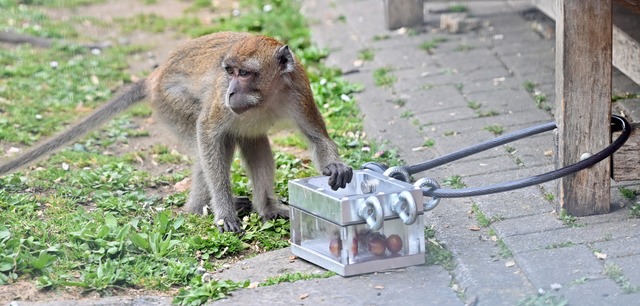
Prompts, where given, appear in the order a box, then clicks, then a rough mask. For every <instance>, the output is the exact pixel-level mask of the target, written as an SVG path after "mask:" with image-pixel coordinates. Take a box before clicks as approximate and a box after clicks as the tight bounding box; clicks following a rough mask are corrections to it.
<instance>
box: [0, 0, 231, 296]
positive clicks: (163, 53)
mask: <svg viewBox="0 0 640 306" xmlns="http://www.w3.org/2000/svg"><path fill="white" fill-rule="evenodd" d="M191 3H192V2H186V1H175V0H157V2H156V3H155V4H151V5H145V4H143V1H131V0H108V1H106V2H104V3H101V4H96V5H90V6H82V7H78V8H73V9H49V10H48V11H47V13H48V15H49V17H50V18H52V19H60V20H67V19H69V18H71V17H73V16H76V15H82V16H89V17H92V18H95V19H96V20H100V21H101V22H105V23H111V22H113V18H114V17H132V16H135V15H137V14H140V13H144V14H151V13H154V14H156V15H159V16H163V17H166V18H176V17H180V16H182V15H183V12H184V11H185V9H187V8H188V7H189V6H190V5H191ZM213 3H214V7H215V9H214V10H200V12H198V13H197V14H196V15H195V16H197V17H198V18H200V19H201V20H202V22H203V23H207V22H210V21H211V20H213V19H214V18H215V17H217V16H220V15H225V16H228V15H229V14H230V12H231V10H232V9H233V8H234V7H236V6H237V1H234V0H217V1H216V0H214V1H213ZM76 27H77V29H78V32H79V33H82V36H83V37H82V38H81V39H83V40H87V41H89V42H98V43H107V44H131V45H143V46H148V47H149V50H148V51H146V52H144V53H143V54H134V55H132V56H131V57H130V58H129V60H128V62H129V66H130V73H131V75H132V79H139V78H142V77H144V75H146V74H147V73H148V72H150V71H151V70H152V69H153V68H154V67H155V65H157V64H158V63H162V62H163V61H164V60H165V59H166V58H167V57H168V55H169V53H170V52H171V50H172V49H173V48H174V47H175V46H176V45H177V44H179V43H180V42H183V41H185V40H187V39H188V38H187V37H184V36H182V35H180V34H179V33H176V32H172V31H167V32H162V33H155V32H153V33H152V32H145V31H135V32H133V33H128V34H123V33H120V32H119V31H118V29H119V27H118V26H113V27H104V26H97V25H95V24H92V23H91V22H84V23H79V24H77V25H76ZM135 123H136V124H137V125H138V126H139V128H140V129H141V130H145V131H148V132H149V136H145V137H135V138H130V139H129V143H128V144H127V145H120V146H112V147H110V148H108V150H109V151H110V152H111V153H113V154H118V155H119V154H124V153H126V152H130V151H148V150H149V149H150V148H151V147H152V146H154V145H156V144H159V143H162V144H164V145H166V146H168V147H169V149H170V150H175V151H177V152H179V153H181V154H186V153H187V152H186V150H184V148H181V147H180V145H179V143H178V142H177V141H176V139H175V138H174V137H173V135H172V134H171V132H170V131H169V130H168V129H167V128H166V127H165V126H164V125H162V124H160V123H159V122H158V120H156V119H155V118H154V117H153V116H151V117H150V118H146V119H135ZM167 135H170V136H167ZM136 166H137V167H138V168H141V169H143V170H146V171H149V172H151V173H153V174H159V173H163V172H164V173H167V172H172V171H181V170H183V169H184V168H186V167H189V164H188V163H184V164H180V165H171V164H160V163H154V162H153V161H148V160H147V161H141V162H140V163H139V164H138V165H136ZM181 188H183V187H181ZM155 192H157V193H160V194H170V193H173V192H176V189H175V187H174V186H161V187H160V188H158V189H157V190H156V191H155ZM114 294H116V295H118V296H140V295H152V296H169V295H172V294H175V292H155V291H142V290H136V289H125V290H121V291H118V292H114ZM98 297H99V295H98V294H97V293H88V294H85V293H83V292H82V290H81V289H79V288H73V287H70V288H64V289H61V290H58V291H56V292H51V291H46V292H45V291H40V290H38V289H37V288H36V286H35V283H34V281H32V280H29V281H24V280H21V281H18V282H16V283H13V284H10V285H5V286H0V305H8V304H9V303H10V302H11V301H13V300H17V301H30V302H44V301H52V300H85V299H95V298H98Z"/></svg>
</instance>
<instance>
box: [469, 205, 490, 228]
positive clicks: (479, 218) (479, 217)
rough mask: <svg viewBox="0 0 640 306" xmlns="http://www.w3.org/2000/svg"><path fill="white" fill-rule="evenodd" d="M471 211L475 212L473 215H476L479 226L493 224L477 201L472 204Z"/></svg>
mask: <svg viewBox="0 0 640 306" xmlns="http://www.w3.org/2000/svg"><path fill="white" fill-rule="evenodd" d="M471 211H472V212H473V215H474V216H475V217H476V222H477V223H478V225H479V226H481V227H488V226H489V225H491V220H489V218H487V216H485V215H484V213H482V211H481V210H480V208H479V207H478V205H476V204H475V203H474V204H472V205H471Z"/></svg>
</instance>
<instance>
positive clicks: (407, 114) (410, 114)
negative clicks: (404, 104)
mask: <svg viewBox="0 0 640 306" xmlns="http://www.w3.org/2000/svg"><path fill="white" fill-rule="evenodd" d="M413 116H414V113H413V111H412V110H406V111H404V112H402V114H400V118H403V119H407V118H411V117H413Z"/></svg>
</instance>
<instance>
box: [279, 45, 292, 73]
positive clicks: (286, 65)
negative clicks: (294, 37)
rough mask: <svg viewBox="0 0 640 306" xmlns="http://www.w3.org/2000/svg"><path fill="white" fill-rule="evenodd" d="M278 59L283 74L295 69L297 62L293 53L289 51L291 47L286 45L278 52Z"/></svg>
mask: <svg viewBox="0 0 640 306" xmlns="http://www.w3.org/2000/svg"><path fill="white" fill-rule="evenodd" d="M276 59H277V60H278V63H279V64H280V69H281V70H282V72H291V71H293V70H294V69H295V60H294V59H293V53H291V50H290V49H289V46H287V45H284V46H282V47H280V48H279V49H278V51H277V52H276Z"/></svg>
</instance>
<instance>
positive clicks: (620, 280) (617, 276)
mask: <svg viewBox="0 0 640 306" xmlns="http://www.w3.org/2000/svg"><path fill="white" fill-rule="evenodd" d="M604 274H605V275H606V276H607V277H608V278H609V279H611V280H612V281H614V282H615V283H616V284H617V285H618V286H620V288H621V289H622V292H624V293H625V294H631V293H637V292H640V286H634V285H632V284H631V283H630V282H629V279H628V278H627V277H626V276H625V275H624V273H623V272H622V268H621V267H620V266H618V265H617V264H614V263H607V264H605V265H604Z"/></svg>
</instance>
